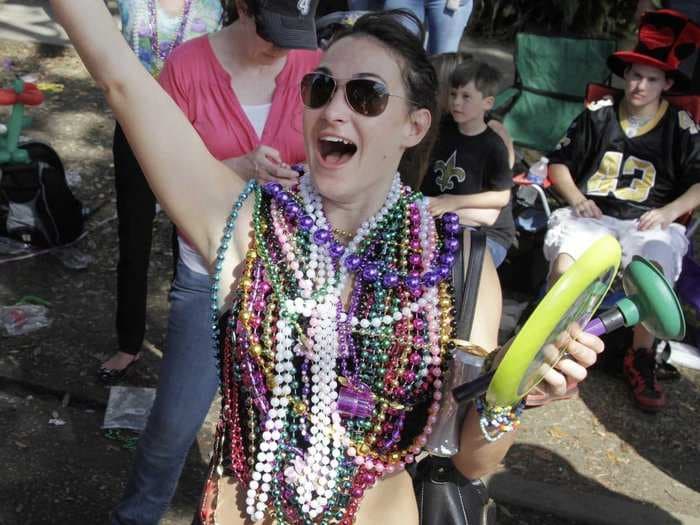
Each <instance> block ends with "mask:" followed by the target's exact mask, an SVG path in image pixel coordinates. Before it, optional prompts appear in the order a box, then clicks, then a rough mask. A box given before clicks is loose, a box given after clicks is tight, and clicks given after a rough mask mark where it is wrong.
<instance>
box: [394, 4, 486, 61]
mask: <svg viewBox="0 0 700 525" xmlns="http://www.w3.org/2000/svg"><path fill="white" fill-rule="evenodd" d="M445 3H446V0H386V2H384V9H385V10H388V9H399V8H404V9H410V10H411V11H413V12H414V13H415V15H416V16H417V17H418V18H420V20H421V22H423V23H426V20H427V26H426V29H427V30H428V43H427V46H426V50H427V51H428V54H429V55H436V54H438V53H446V52H450V51H458V50H459V41H460V40H461V39H462V33H464V28H465V27H467V22H469V17H470V16H471V14H472V7H473V0H460V2H459V8H458V9H457V10H456V11H450V10H449V9H447V8H446V7H445Z"/></svg>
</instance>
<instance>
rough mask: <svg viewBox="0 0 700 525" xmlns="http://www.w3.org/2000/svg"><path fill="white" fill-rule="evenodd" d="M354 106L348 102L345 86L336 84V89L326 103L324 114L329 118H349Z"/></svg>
mask: <svg viewBox="0 0 700 525" xmlns="http://www.w3.org/2000/svg"><path fill="white" fill-rule="evenodd" d="M351 111H352V108H350V106H349V105H348V103H347V100H346V99H345V86H338V85H336V88H335V91H334V92H333V95H332V96H331V99H330V100H329V101H328V104H326V107H325V108H324V111H323V113H324V115H325V117H326V118H327V119H328V120H335V121H337V120H342V121H344V120H347V117H348V115H349V112H351Z"/></svg>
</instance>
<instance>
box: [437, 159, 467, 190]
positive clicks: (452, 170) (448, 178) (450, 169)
mask: <svg viewBox="0 0 700 525" xmlns="http://www.w3.org/2000/svg"><path fill="white" fill-rule="evenodd" d="M433 171H435V172H436V173H437V174H438V175H437V177H435V183H436V184H437V185H438V186H439V187H440V191H443V192H444V191H446V190H451V189H452V188H454V187H455V183H454V182H453V181H452V179H453V178H455V179H457V182H463V181H464V179H466V178H467V174H466V173H465V172H464V170H463V169H462V168H460V167H458V166H457V151H456V150H455V151H453V152H452V155H450V158H449V159H447V162H445V161H443V160H438V161H436V162H435V164H434V165H433Z"/></svg>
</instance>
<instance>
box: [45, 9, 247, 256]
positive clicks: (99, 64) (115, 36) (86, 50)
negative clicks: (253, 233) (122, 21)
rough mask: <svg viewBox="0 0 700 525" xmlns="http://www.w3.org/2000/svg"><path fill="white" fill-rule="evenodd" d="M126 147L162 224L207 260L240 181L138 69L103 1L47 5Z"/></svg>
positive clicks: (240, 184) (137, 61)
mask: <svg viewBox="0 0 700 525" xmlns="http://www.w3.org/2000/svg"><path fill="white" fill-rule="evenodd" d="M51 6H52V8H53V12H54V15H55V17H56V19H57V20H58V21H59V22H60V23H61V24H62V25H63V27H64V28H65V29H66V32H67V33H68V35H69V36H70V39H71V41H72V42H73V44H74V46H75V48H76V50H77V51H78V54H79V55H80V57H81V58H82V60H83V62H84V63H85V66H86V67H87V69H88V71H89V72H90V74H91V75H92V77H93V78H94V79H95V81H96V82H97V84H98V85H99V86H100V88H101V89H102V90H103V91H104V93H105V96H106V99H107V102H108V103H109V105H110V107H111V108H112V110H113V111H114V114H115V116H116V118H117V120H118V121H119V123H120V124H121V126H122V128H123V129H124V132H125V134H126V136H127V138H128V139H129V144H130V145H131V147H132V149H133V151H134V154H135V155H136V158H137V159H138V161H139V164H140V165H141V168H142V169H143V172H144V174H145V175H146V178H147V179H148V182H149V185H150V186H151V189H152V190H153V192H154V194H155V195H156V197H157V199H158V201H159V202H160V203H161V205H162V206H163V208H164V209H165V210H166V212H167V213H168V216H169V217H170V218H171V219H172V220H173V222H175V224H177V226H178V228H180V229H181V230H183V231H184V232H185V234H186V235H187V236H188V238H189V239H190V240H191V241H192V242H193V243H194V244H195V246H196V247H197V249H199V251H200V252H201V253H202V254H203V255H204V256H205V257H207V258H208V259H209V260H211V258H212V254H213V252H214V250H215V249H216V245H217V244H218V239H219V237H220V233H221V227H222V225H223V222H224V221H225V219H226V216H227V215H228V211H229V209H230V206H231V204H232V203H233V202H234V200H235V198H236V196H237V195H238V193H240V191H241V190H242V188H243V184H242V182H241V180H240V178H239V177H234V176H232V174H231V171H230V169H229V168H227V167H226V166H224V165H223V164H222V163H220V162H218V161H217V160H216V159H214V158H213V157H212V156H211V155H210V153H209V151H208V150H207V148H206V147H205V145H204V144H203V142H202V140H201V139H200V137H199V135H198V134H197V133H196V131H195V130H194V129H193V128H192V126H191V125H190V123H189V122H188V121H187V119H186V118H185V116H184V115H183V114H182V112H181V111H180V109H179V108H178V107H177V105H176V104H175V103H174V102H173V101H172V100H171V99H170V97H169V96H168V95H167V94H166V93H165V92H164V91H163V90H162V89H161V87H160V86H159V85H158V83H157V82H156V81H155V80H154V79H153V78H152V77H151V76H150V75H149V73H148V72H147V71H146V69H145V68H144V67H143V66H142V65H141V63H140V62H139V60H138V58H137V57H136V55H135V54H134V53H133V52H132V51H131V49H130V48H129V46H128V45H127V43H126V41H125V40H124V38H123V37H122V35H121V33H120V32H119V30H118V29H117V28H116V26H115V24H114V21H113V19H112V17H111V16H110V13H109V11H108V10H107V8H106V6H105V4H104V2H103V1H102V0H51Z"/></svg>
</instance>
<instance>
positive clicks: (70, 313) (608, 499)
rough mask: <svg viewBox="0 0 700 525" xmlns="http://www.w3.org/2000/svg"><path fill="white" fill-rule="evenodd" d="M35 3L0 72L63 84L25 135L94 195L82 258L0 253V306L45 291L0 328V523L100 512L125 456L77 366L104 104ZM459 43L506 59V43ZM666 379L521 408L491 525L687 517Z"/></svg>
mask: <svg viewBox="0 0 700 525" xmlns="http://www.w3.org/2000/svg"><path fill="white" fill-rule="evenodd" d="M44 5H45V2H40V1H29V0H25V1H12V0H9V1H6V2H4V3H2V4H0V49H1V50H2V52H1V53H0V54H1V55H2V56H3V58H5V59H8V60H11V61H12V63H13V69H12V70H10V71H6V72H5V73H4V74H3V75H4V76H2V77H0V78H1V79H2V82H1V83H2V85H4V84H5V83H6V81H7V79H8V78H9V77H10V76H11V75H12V74H14V73H19V74H25V73H34V74H37V75H38V76H39V79H40V81H44V82H51V83H55V84H57V85H61V86H64V87H65V91H64V92H63V93H50V94H48V96H47V102H46V104H45V105H44V106H43V107H42V108H38V109H36V110H33V111H32V115H33V116H34V118H35V121H34V124H33V125H32V127H31V128H30V129H29V130H27V134H29V135H31V136H32V137H37V138H41V139H44V140H48V141H51V142H52V144H53V145H54V146H55V147H56V148H57V150H58V151H59V153H60V154H61V156H62V158H63V159H64V162H65V163H66V166H67V169H69V170H71V171H73V172H77V173H79V174H80V176H81V183H80V184H79V185H78V186H77V187H76V190H75V191H76V193H77V194H78V196H79V197H80V198H81V199H83V200H84V201H85V202H86V204H89V205H91V206H95V205H97V204H100V203H106V204H105V206H104V208H102V209H101V210H100V212H99V213H98V214H97V215H96V216H95V217H94V218H93V219H92V220H91V222H90V226H91V227H94V228H95V229H94V230H93V231H92V233H91V234H90V235H89V236H88V238H87V239H85V240H84V241H81V244H80V245H79V249H80V250H81V251H82V252H83V253H87V254H89V255H91V256H92V257H93V262H92V263H91V264H90V266H89V267H88V269H87V270H85V271H82V272H76V271H71V270H68V269H66V268H65V267H64V266H63V265H62V264H60V262H59V261H58V260H57V259H56V258H54V257H51V256H44V257H37V258H33V259H29V260H26V261H22V262H11V263H2V264H0V304H12V303H13V302H16V301H17V300H18V299H19V298H21V297H22V296H25V295H28V294H32V295H38V296H41V297H43V298H44V299H47V300H48V301H49V302H50V303H51V307H50V308H51V316H52V318H53V324H52V326H51V327H50V328H47V329H44V330H41V331H39V332H35V333H33V334H29V335H26V336H22V337H14V338H12V337H7V336H4V335H2V336H0V428H2V429H4V430H5V431H4V432H3V433H2V435H1V436H0V464H2V465H3V479H2V480H0V525H6V524H13V525H14V524H15V523H17V524H19V523H22V524H39V523H42V524H43V523H46V524H57V523H75V524H94V523H104V522H105V521H106V516H107V512H108V510H109V509H110V508H111V506H112V505H113V503H114V501H115V500H116V499H117V497H118V494H119V493H120V492H121V490H122V487H123V482H124V479H125V477H126V475H127V469H128V465H129V463H130V461H131V457H132V451H131V449H130V441H129V440H128V439H125V438H123V437H122V438H121V439H111V438H110V437H108V436H106V435H105V434H104V433H103V432H102V431H101V430H100V424H101V421H102V418H103V410H104V406H105V403H106V397H107V391H106V390H105V389H104V388H103V387H101V386H99V385H96V384H95V383H94V381H93V379H92V377H93V371H94V369H95V368H96V366H97V364H98V363H99V362H100V361H101V360H102V359H103V358H104V357H105V356H106V355H108V354H109V353H110V352H111V351H112V350H113V348H114V345H115V341H114V339H113V331H112V309H113V297H114V267H115V262H116V257H115V255H116V233H115V224H114V222H110V218H111V217H112V216H113V214H114V202H113V192H112V187H111V169H112V166H111V159H110V151H109V148H110V139H111V127H112V123H111V117H110V112H109V111H108V109H107V108H106V107H105V105H104V101H103V100H102V99H101V96H100V95H99V93H97V92H96V90H95V88H94V85H93V84H92V82H91V81H90V80H89V78H88V77H87V76H86V73H85V71H84V70H83V68H82V66H81V65H80V64H79V62H78V60H77V59H76V57H75V55H74V53H73V52H72V50H71V49H70V48H64V49H61V48H56V47H53V46H52V45H48V46H47V45H45V44H47V43H49V44H54V43H61V42H62V41H63V42H64V40H63V37H62V33H61V32H60V30H59V29H58V28H56V26H55V25H54V24H52V23H51V22H50V21H49V20H48V19H47V17H46V11H45V9H44V7H43V6H44ZM10 40H16V42H10ZM34 41H38V42H39V44H38V45H33V44H32V43H31V42H34ZM466 45H467V46H468V47H470V48H471V49H476V50H477V51H478V52H480V53H485V54H487V55H488V56H489V57H491V58H492V59H494V60H496V62H497V63H498V64H499V67H500V68H501V69H503V70H504V72H506V73H507V72H508V70H509V60H511V59H510V58H509V57H510V55H509V52H508V49H507V48H503V47H498V46H484V45H483V43H467V44H466ZM510 71H512V69H511V70H510ZM511 74H512V73H511ZM0 120H3V114H2V113H0ZM101 221H104V224H103V225H101V226H98V225H99V224H100V223H101ZM168 237H169V224H168V223H167V220H166V219H165V218H164V217H162V216H160V217H159V219H158V221H157V225H156V231H155V234H154V238H155V246H154V254H153V261H152V265H151V275H150V279H149V282H150V283H151V290H150V294H149V327H148V333H147V337H148V339H149V340H150V341H151V342H152V344H151V345H150V346H149V350H148V351H147V352H146V354H145V359H144V364H143V366H142V367H141V368H140V369H138V370H136V373H135V374H134V375H133V376H132V377H131V378H130V379H129V381H128V384H131V385H134V386H154V385H155V384H156V381H157V373H158V365H159V360H160V357H161V355H162V354H161V350H165V351H167V349H163V334H164V328H165V318H166V314H167V307H168V306H167V301H166V291H167V287H168V275H169V268H170V260H169V257H168V252H169V250H168ZM668 391H669V397H670V399H671V406H670V407H669V410H667V411H666V412H664V413H662V414H660V415H658V416H656V417H652V416H647V415H643V414H640V413H639V412H637V410H636V409H635V408H634V407H633V406H632V403H631V402H630V399H629V396H628V394H627V392H626V390H625V388H624V386H623V384H622V382H621V380H620V379H619V377H614V376H610V375H607V374H604V373H602V372H600V371H595V372H594V373H593V374H592V377H591V378H590V379H589V381H588V382H587V383H586V384H585V385H584V387H583V388H582V395H581V398H580V399H578V400H572V401H569V402H564V403H557V404H554V405H552V406H549V407H545V408H543V409H539V410H537V411H534V412H532V413H528V414H527V415H526V417H525V421H524V429H523V431H522V432H521V434H520V436H519V439H518V443H517V444H516V445H515V446H514V447H513V449H512V451H511V453H510V454H509V455H508V457H507V458H506V462H505V469H504V471H503V472H501V473H498V474H496V475H494V476H493V478H492V480H491V482H492V488H493V493H494V497H495V498H496V499H497V501H499V503H500V510H501V512H500V519H499V522H500V523H503V524H506V525H510V524H518V525H522V524H525V525H541V524H544V525H554V524H562V523H611V524H612V523H614V524H615V525H620V524H623V523H630V524H632V523H634V524H638V523H643V524H646V523H650V524H665V523H673V524H677V523H687V524H691V523H698V522H699V520H698V517H699V516H700V495H699V494H698V490H700V475H699V474H698V472H700V454H698V445H697V443H698V441H697V435H696V427H697V425H695V424H694V421H696V420H697V410H698V407H700V377H699V375H698V374H696V373H692V372H690V371H684V377H683V379H682V380H681V381H680V382H677V383H674V384H671V385H669V386H668ZM212 415H213V413H212ZM51 419H53V420H56V419H60V420H62V421H64V422H65V424H64V425H58V426H57V425H55V424H52V423H50V422H49V420H51ZM54 422H55V421H54ZM211 430H212V421H211V419H210V420H209V421H208V423H207V424H206V425H205V426H204V428H203V430H202V432H201V433H200V435H199V437H198V442H197V444H196V446H195V447H194V448H193V450H192V451H191V454H190V456H189V458H188V463H187V467H186V468H185V474H184V477H183V479H182V482H181V485H180V489H179V492H178V495H177V496H176V499H175V501H174V504H173V506H172V508H171V509H170V510H169V512H168V515H167V517H166V519H165V520H164V523H166V524H169V525H185V524H187V523H189V518H190V516H191V512H192V508H193V505H194V502H195V501H196V498H197V494H198V492H199V486H200V479H201V476H202V473H203V469H204V468H205V465H206V462H207V455H208V451H209V449H210V447H209V445H210V440H211ZM525 507H528V508H525ZM693 516H694V517H693Z"/></svg>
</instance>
